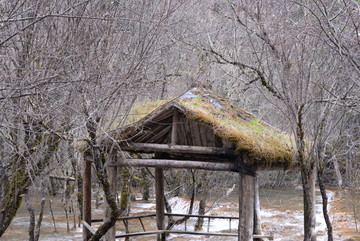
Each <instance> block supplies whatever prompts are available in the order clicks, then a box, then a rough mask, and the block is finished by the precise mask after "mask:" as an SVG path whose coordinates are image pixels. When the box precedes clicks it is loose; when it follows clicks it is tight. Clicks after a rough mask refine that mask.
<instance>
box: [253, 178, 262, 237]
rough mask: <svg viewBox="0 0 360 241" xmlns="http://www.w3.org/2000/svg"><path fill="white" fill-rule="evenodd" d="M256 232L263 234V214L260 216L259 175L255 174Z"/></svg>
mask: <svg viewBox="0 0 360 241" xmlns="http://www.w3.org/2000/svg"><path fill="white" fill-rule="evenodd" d="M254 181H255V184H254V187H255V192H254V234H259V235H261V233H262V232H261V216H260V197H259V183H258V177H257V175H255V177H254Z"/></svg>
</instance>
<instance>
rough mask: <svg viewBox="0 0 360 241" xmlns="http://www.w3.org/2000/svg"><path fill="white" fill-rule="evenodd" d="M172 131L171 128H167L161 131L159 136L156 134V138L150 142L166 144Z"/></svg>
mask: <svg viewBox="0 0 360 241" xmlns="http://www.w3.org/2000/svg"><path fill="white" fill-rule="evenodd" d="M170 129H171V126H167V127H165V128H164V129H163V130H162V131H160V132H159V133H158V134H156V135H155V136H154V137H152V138H151V139H150V142H152V143H164V142H165V139H166V138H167V136H168V135H169V132H170ZM165 143H166V142H165Z"/></svg>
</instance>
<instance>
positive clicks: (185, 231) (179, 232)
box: [83, 213, 274, 240]
mask: <svg viewBox="0 0 360 241" xmlns="http://www.w3.org/2000/svg"><path fill="white" fill-rule="evenodd" d="M165 215H166V216H172V217H189V218H205V219H208V223H207V232H196V231H187V222H186V220H185V230H184V231H178V230H176V231H175V230H155V231H146V229H145V226H144V223H143V221H142V219H143V218H152V217H156V214H146V215H138V216H128V217H120V218H118V220H119V221H123V222H124V225H125V226H127V222H128V220H133V219H138V220H139V222H140V224H141V227H142V229H143V232H134V233H125V234H120V235H116V238H125V237H135V236H145V235H158V234H188V235H205V236H223V237H237V236H238V234H237V233H212V232H209V229H210V228H209V227H210V220H211V219H229V230H230V231H231V220H238V219H239V218H238V217H230V216H211V215H195V214H179V213H165ZM91 222H93V223H96V222H103V219H93V220H91ZM83 224H84V226H85V227H86V228H87V229H88V230H89V231H90V233H92V234H94V233H95V230H94V229H93V228H92V227H91V226H90V225H89V224H88V223H87V222H85V221H83ZM253 238H254V239H268V240H274V236H273V235H259V234H254V235H253Z"/></svg>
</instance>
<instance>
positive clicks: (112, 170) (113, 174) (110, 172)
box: [104, 165, 117, 241]
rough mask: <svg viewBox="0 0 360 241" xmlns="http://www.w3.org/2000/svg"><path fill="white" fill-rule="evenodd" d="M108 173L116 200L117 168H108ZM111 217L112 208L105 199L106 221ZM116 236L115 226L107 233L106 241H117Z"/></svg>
mask: <svg viewBox="0 0 360 241" xmlns="http://www.w3.org/2000/svg"><path fill="white" fill-rule="evenodd" d="M107 172H108V177H109V184H110V192H111V194H112V195H113V196H114V197H115V199H116V195H117V194H116V191H117V186H116V174H117V167H116V166H114V165H109V166H108V167H107ZM109 216H110V208H109V204H108V203H107V201H106V198H105V207H104V220H107V219H108V217H109ZM115 234H116V230H115V225H114V226H113V227H112V228H111V229H109V231H107V233H106V234H105V239H104V241H112V240H115Z"/></svg>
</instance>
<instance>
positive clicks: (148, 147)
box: [120, 143, 235, 156]
mask: <svg viewBox="0 0 360 241" xmlns="http://www.w3.org/2000/svg"><path fill="white" fill-rule="evenodd" d="M120 148H121V149H122V150H123V151H138V152H167V153H188V154H204V155H205V154H206V155H224V156H234V155H235V151H234V149H226V148H219V147H206V146H186V145H167V144H153V143H128V144H127V145H126V144H125V143H122V144H121V145H120Z"/></svg>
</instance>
